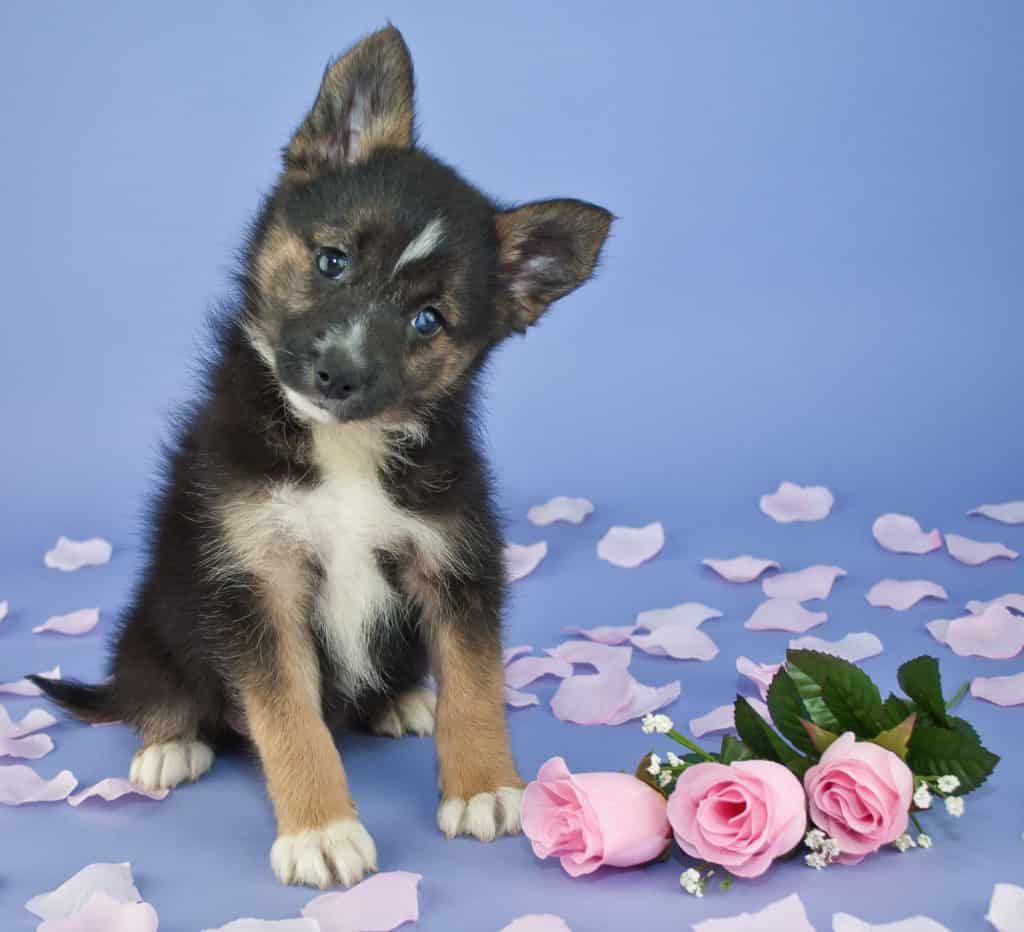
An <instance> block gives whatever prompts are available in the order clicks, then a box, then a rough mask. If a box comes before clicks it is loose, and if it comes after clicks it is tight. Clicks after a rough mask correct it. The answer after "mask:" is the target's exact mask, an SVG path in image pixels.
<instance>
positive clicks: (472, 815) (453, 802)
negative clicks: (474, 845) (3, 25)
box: [437, 786, 523, 841]
mask: <svg viewBox="0 0 1024 932" xmlns="http://www.w3.org/2000/svg"><path fill="white" fill-rule="evenodd" d="M522 798H523V791H522V790H521V789H519V788H518V787H514V786H499V787H498V789H497V790H495V791H494V792H493V793H477V794H476V796H473V797H471V798H470V800H469V802H466V800H464V799H460V798H458V797H452V798H451V799H446V800H445V801H444V802H443V803H441V808H440V809H438V810H437V824H438V825H439V826H440V827H441V831H442V832H444V833H445V835H447V836H448V837H449V838H454V837H455V836H456V835H472V836H473V837H474V838H479V839H480V841H491V840H492V839H493V838H494V836H495V835H516V834H518V833H519V832H520V830H521V824H520V821H519V805H520V803H521V802H522Z"/></svg>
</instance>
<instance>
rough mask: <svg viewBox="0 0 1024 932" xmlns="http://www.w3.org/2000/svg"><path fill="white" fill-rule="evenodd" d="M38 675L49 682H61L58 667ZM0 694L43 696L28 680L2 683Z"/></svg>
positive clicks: (0, 684)
mask: <svg viewBox="0 0 1024 932" xmlns="http://www.w3.org/2000/svg"><path fill="white" fill-rule="evenodd" d="M38 675H39V676H42V677H45V678H46V679H48V680H59V679H60V667H59V666H56V667H54V668H53V669H52V670H46V671H45V672H43V673H40V674H38ZM0 693H7V694H8V695H10V696H41V695H42V694H43V691H42V690H41V689H40V688H39V687H38V686H36V684H35V683H31V682H29V681H28V680H14V681H13V682H10V683H0Z"/></svg>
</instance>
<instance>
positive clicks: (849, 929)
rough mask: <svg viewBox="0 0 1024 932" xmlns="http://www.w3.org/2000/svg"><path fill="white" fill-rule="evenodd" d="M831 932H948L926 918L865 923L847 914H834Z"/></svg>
mask: <svg viewBox="0 0 1024 932" xmlns="http://www.w3.org/2000/svg"><path fill="white" fill-rule="evenodd" d="M832 932H949V929H947V928H946V927H945V926H944V925H941V924H940V923H938V922H936V921H935V920H934V919H929V918H928V917H927V916H911V917H910V918H909V919H899V920H897V921H896V922H882V923H873V922H865V921H864V920H863V919H858V918H857V917H856V916H851V915H850V914H849V913H834V914H833V916H832Z"/></svg>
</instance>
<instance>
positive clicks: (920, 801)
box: [914, 783, 932, 809]
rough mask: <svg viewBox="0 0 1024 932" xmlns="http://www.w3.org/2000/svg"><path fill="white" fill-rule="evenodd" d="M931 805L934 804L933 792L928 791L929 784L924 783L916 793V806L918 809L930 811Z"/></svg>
mask: <svg viewBox="0 0 1024 932" xmlns="http://www.w3.org/2000/svg"><path fill="white" fill-rule="evenodd" d="M931 804H932V794H931V791H930V790H929V789H928V784H927V783H922V784H921V785H920V786H918V788H917V789H916V790H915V791H914V805H915V806H917V808H918V809H928V808H930V807H931Z"/></svg>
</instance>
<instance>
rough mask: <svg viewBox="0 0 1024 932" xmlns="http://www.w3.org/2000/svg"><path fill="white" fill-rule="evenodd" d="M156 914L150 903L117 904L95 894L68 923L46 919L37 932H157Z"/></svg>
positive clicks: (157, 921) (101, 895) (68, 919)
mask: <svg viewBox="0 0 1024 932" xmlns="http://www.w3.org/2000/svg"><path fill="white" fill-rule="evenodd" d="M158 925H159V920H158V918H157V914H156V910H155V909H153V907H152V906H150V905H149V903H118V902H117V900H112V899H111V898H110V897H109V896H107V895H106V894H105V893H94V894H93V895H92V896H91V897H89V900H88V902H87V903H86V904H85V905H84V906H83V907H82V908H81V909H80V910H78V912H76V913H74V914H73V915H71V916H68V917H67V918H66V919H47V920H46V921H45V922H42V923H40V924H39V926H38V928H37V929H36V932H156V930H157V927H158Z"/></svg>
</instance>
